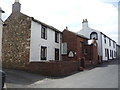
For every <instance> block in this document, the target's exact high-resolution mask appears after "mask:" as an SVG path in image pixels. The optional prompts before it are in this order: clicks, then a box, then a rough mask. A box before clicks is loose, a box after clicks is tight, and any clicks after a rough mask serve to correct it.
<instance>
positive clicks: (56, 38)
mask: <svg viewBox="0 0 120 90" xmlns="http://www.w3.org/2000/svg"><path fill="white" fill-rule="evenodd" d="M55 42H56V43H59V33H58V32H55Z"/></svg>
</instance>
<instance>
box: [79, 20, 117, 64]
mask: <svg viewBox="0 0 120 90" xmlns="http://www.w3.org/2000/svg"><path fill="white" fill-rule="evenodd" d="M78 34H82V35H84V36H86V37H87V38H89V39H95V40H96V41H97V43H98V55H99V56H98V59H99V61H101V62H102V61H108V60H111V59H116V54H117V50H116V49H117V48H116V45H117V44H116V42H115V41H114V40H112V39H111V38H110V37H108V36H107V35H105V34H104V33H102V32H100V31H98V30H95V29H92V28H90V27H89V25H88V21H87V19H83V22H82V29H81V30H80V31H79V32H78Z"/></svg>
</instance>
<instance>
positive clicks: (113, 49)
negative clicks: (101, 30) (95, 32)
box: [102, 34, 116, 61]
mask: <svg viewBox="0 0 120 90" xmlns="http://www.w3.org/2000/svg"><path fill="white" fill-rule="evenodd" d="M102 45H103V46H102V52H103V60H104V61H107V57H106V56H105V48H106V49H108V50H109V59H112V56H110V50H112V51H113V58H116V56H114V51H115V52H116V43H115V48H114V47H113V41H112V40H111V46H110V45H109V38H108V37H106V44H105V42H104V35H103V34H102Z"/></svg>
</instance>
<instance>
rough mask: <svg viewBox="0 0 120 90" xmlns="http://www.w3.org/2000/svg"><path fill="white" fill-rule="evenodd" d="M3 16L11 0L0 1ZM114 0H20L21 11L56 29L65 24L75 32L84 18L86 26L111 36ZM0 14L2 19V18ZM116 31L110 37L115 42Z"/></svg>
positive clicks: (114, 13) (9, 9)
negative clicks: (86, 21)
mask: <svg viewBox="0 0 120 90" xmlns="http://www.w3.org/2000/svg"><path fill="white" fill-rule="evenodd" d="M1 2H2V7H3V8H4V9H5V11H6V14H5V17H6V16H9V14H10V12H11V5H12V4H13V3H14V0H1V1H0V3H1ZM105 2H118V0H20V3H21V10H22V12H23V13H25V14H27V15H29V16H32V17H34V18H36V19H38V20H40V21H42V22H44V23H47V24H49V25H52V26H54V27H55V28H58V29H59V30H60V31H63V29H64V28H65V27H66V26H68V28H69V30H71V31H74V32H77V31H79V30H80V29H81V28H82V20H83V19H85V18H87V19H88V22H89V26H90V27H91V28H93V29H97V30H99V31H101V32H103V33H105V34H106V35H108V36H109V37H111V38H113V32H114V31H115V33H117V27H118V23H117V22H118V21H117V18H118V16H117V15H118V13H117V12H118V11H117V7H114V6H113V4H111V3H105ZM5 17H4V18H5ZM115 35H116V37H117V34H114V40H116V41H117V38H115Z"/></svg>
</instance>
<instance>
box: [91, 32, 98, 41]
mask: <svg viewBox="0 0 120 90" xmlns="http://www.w3.org/2000/svg"><path fill="white" fill-rule="evenodd" d="M90 39H95V40H98V34H97V33H96V32H92V33H91V34H90Z"/></svg>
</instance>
